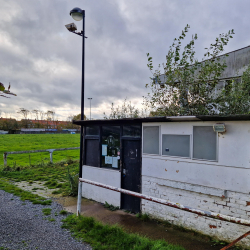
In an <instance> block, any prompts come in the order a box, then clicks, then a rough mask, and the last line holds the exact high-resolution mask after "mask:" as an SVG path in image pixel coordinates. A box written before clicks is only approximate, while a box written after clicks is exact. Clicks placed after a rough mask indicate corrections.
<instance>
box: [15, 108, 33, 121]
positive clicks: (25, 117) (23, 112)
mask: <svg viewBox="0 0 250 250" xmlns="http://www.w3.org/2000/svg"><path fill="white" fill-rule="evenodd" d="M17 113H18V114H21V115H22V116H23V118H24V119H25V120H27V117H28V114H29V113H30V111H29V110H28V109H25V108H20V110H19V111H17Z"/></svg>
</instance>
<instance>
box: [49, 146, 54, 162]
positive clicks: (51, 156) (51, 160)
mask: <svg viewBox="0 0 250 250" xmlns="http://www.w3.org/2000/svg"><path fill="white" fill-rule="evenodd" d="M54 150H55V149H48V151H49V154H50V162H51V163H53V152H54Z"/></svg>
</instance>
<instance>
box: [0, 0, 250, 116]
mask: <svg viewBox="0 0 250 250" xmlns="http://www.w3.org/2000/svg"><path fill="white" fill-rule="evenodd" d="M74 7H79V8H82V9H85V11H86V17H85V32H86V36H87V37H88V38H87V39H86V40H85V42H86V43H85V114H86V115H87V117H89V100H88V99H87V98H89V97H91V98H93V99H92V109H91V111H92V118H95V119H98V118H103V112H106V113H109V112H110V107H111V103H112V102H113V103H114V105H115V106H116V105H121V103H122V102H123V100H124V99H125V98H127V100H129V101H131V103H132V105H135V106H137V107H141V103H142V96H143V95H146V93H147V90H146V89H145V84H146V83H149V82H150V79H149V77H150V76H151V73H150V71H149V70H148V68H147V57H146V53H147V52H149V53H150V54H151V56H152V57H153V60H154V65H155V66H156V65H158V64H159V63H163V62H164V61H165V56H166V53H167V51H168V48H169V46H170V45H171V44H172V42H173V39H174V38H175V37H178V36H179V35H180V33H181V31H182V29H183V28H184V27H185V26H186V24H189V25H190V26H191V28H190V32H189V33H190V35H191V34H195V33H197V34H198V41H197V42H196V45H195V47H196V50H197V58H198V59H202V55H203V52H204V48H205V47H207V46H209V44H210V43H212V42H213V41H214V39H215V38H216V37H217V36H218V35H219V34H220V33H225V32H227V31H228V30H229V29H234V30H235V35H234V38H233V39H232V40H231V41H230V42H229V44H228V45H227V47H226V48H225V52H229V51H233V50H236V49H239V48H242V47H245V46H248V45H250V33H249V29H250V28H249V23H250V22H249V19H250V17H249V9H250V1H249V0H238V1H235V0H206V1H205V0H154V1H152V0H151V1H149V0H91V1H90V0H0V82H2V83H4V84H5V87H8V83H9V82H10V83H11V91H12V92H14V93H16V94H17V96H16V97H11V99H7V98H3V97H0V112H1V115H0V116H2V117H13V118H18V119H20V118H21V116H20V115H19V114H17V111H18V109H19V108H26V109H28V110H34V109H39V110H43V111H47V110H53V111H55V113H56V119H58V120H66V119H67V117H68V116H69V115H75V114H78V113H80V102H81V97H80V90H81V60H82V38H81V37H80V36H77V35H75V34H73V33H70V32H68V30H67V29H66V28H65V26H64V25H65V24H68V23H72V22H75V24H76V25H77V27H78V30H79V31H80V30H81V29H82V22H76V21H74V20H73V19H72V18H71V16H70V15H69V12H70V10H71V9H73V8H74ZM188 41H189V40H188V39H187V40H186V42H188Z"/></svg>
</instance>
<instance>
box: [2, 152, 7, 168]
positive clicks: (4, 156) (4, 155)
mask: <svg viewBox="0 0 250 250" xmlns="http://www.w3.org/2000/svg"><path fill="white" fill-rule="evenodd" d="M7 155H8V153H6V152H4V154H3V160H4V166H7Z"/></svg>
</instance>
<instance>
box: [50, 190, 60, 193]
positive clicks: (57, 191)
mask: <svg viewBox="0 0 250 250" xmlns="http://www.w3.org/2000/svg"><path fill="white" fill-rule="evenodd" d="M61 193H62V190H55V191H53V192H52V194H61Z"/></svg>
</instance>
